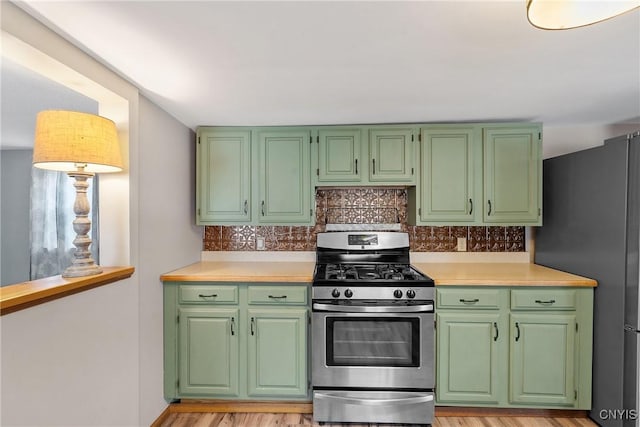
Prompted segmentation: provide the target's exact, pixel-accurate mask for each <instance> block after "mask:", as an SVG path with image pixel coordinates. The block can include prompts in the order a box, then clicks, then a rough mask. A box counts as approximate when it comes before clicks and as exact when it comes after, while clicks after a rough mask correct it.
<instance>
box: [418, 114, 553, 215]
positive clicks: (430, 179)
mask: <svg viewBox="0 0 640 427" xmlns="http://www.w3.org/2000/svg"><path fill="white" fill-rule="evenodd" d="M541 136H542V130H541V126H540V125H539V124H535V123H534V124H529V123H527V124H494V125H485V124H469V125H455V124H452V125H437V124H436V125H428V126H425V127H423V128H422V129H421V134H420V153H419V159H420V165H419V166H420V178H419V180H418V185H417V186H416V187H415V188H409V190H408V196H409V197H408V198H409V200H408V212H407V219H408V221H409V223H410V224H413V225H447V224H451V225H480V224H488V225H542V210H541V209H542V160H541V154H542V148H541V147H542V142H541Z"/></svg>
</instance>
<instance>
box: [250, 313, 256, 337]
mask: <svg viewBox="0 0 640 427" xmlns="http://www.w3.org/2000/svg"><path fill="white" fill-rule="evenodd" d="M255 325H256V319H255V318H254V317H252V318H251V335H255V329H254V328H255Z"/></svg>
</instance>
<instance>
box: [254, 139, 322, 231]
mask: <svg viewBox="0 0 640 427" xmlns="http://www.w3.org/2000/svg"><path fill="white" fill-rule="evenodd" d="M256 143H257V145H258V175H257V183H256V184H257V187H258V194H259V197H258V199H257V202H258V207H257V209H258V223H260V224H313V221H314V216H313V208H312V205H311V200H312V197H311V171H310V168H311V149H310V145H311V132H310V131H309V130H307V129H304V128H303V129H269V130H258V131H257V132H256Z"/></svg>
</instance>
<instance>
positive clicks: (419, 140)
mask: <svg viewBox="0 0 640 427" xmlns="http://www.w3.org/2000/svg"><path fill="white" fill-rule="evenodd" d="M418 142H422V134H421V133H419V134H418Z"/></svg>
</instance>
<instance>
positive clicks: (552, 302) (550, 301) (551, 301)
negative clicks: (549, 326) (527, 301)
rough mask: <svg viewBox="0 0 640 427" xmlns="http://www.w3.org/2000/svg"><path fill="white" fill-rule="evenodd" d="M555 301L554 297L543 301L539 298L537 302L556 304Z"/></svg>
mask: <svg viewBox="0 0 640 427" xmlns="http://www.w3.org/2000/svg"><path fill="white" fill-rule="evenodd" d="M555 303H556V300H554V299H550V300H546V301H542V300H539V299H537V300H536V304H555Z"/></svg>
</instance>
